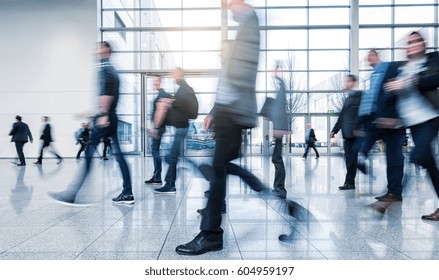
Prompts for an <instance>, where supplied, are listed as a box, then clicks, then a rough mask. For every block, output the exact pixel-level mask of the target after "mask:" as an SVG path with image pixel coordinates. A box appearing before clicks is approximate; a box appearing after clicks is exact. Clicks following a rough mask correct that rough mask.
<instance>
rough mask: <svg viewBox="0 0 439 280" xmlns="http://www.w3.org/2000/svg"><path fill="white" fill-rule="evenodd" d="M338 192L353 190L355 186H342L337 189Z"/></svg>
mask: <svg viewBox="0 0 439 280" xmlns="http://www.w3.org/2000/svg"><path fill="white" fill-rule="evenodd" d="M338 189H339V190H341V191H343V190H355V185H350V184H344V185H343V186H340V187H338Z"/></svg>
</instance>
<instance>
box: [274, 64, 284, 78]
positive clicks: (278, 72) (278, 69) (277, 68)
mask: <svg viewBox="0 0 439 280" xmlns="http://www.w3.org/2000/svg"><path fill="white" fill-rule="evenodd" d="M281 74H282V65H281V62H280V61H276V64H275V65H274V76H275V77H277V78H279V77H280V76H281Z"/></svg>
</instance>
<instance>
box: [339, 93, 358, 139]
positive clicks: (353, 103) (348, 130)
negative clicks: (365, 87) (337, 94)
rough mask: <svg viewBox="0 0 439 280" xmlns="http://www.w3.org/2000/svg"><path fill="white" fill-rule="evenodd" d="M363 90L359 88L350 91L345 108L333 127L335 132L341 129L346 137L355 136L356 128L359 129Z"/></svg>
mask: <svg viewBox="0 0 439 280" xmlns="http://www.w3.org/2000/svg"><path fill="white" fill-rule="evenodd" d="M361 94H362V92H361V91H359V90H357V91H354V92H350V94H349V96H348V98H346V100H345V102H344V104H343V109H342V110H341V112H340V116H339V117H338V120H337V123H336V124H335V125H334V128H332V131H333V132H334V133H337V132H338V131H339V130H340V129H341V133H342V134H343V138H344V139H349V138H355V136H354V130H357V129H359V118H358V109H359V107H360V101H361Z"/></svg>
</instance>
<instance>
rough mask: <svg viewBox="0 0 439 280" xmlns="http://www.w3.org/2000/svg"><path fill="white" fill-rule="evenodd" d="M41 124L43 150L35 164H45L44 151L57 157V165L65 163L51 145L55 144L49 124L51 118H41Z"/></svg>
mask: <svg viewBox="0 0 439 280" xmlns="http://www.w3.org/2000/svg"><path fill="white" fill-rule="evenodd" d="M41 122H42V123H43V131H42V133H41V136H40V140H41V141H43V143H42V144H41V150H40V156H39V157H38V159H37V161H36V162H34V163H35V164H43V153H44V149H49V152H50V153H51V154H53V155H54V156H56V158H57V159H58V162H57V164H60V163H61V162H62V161H63V158H62V157H61V156H60V155H59V154H58V152H57V151H56V149H55V147H54V146H53V145H52V144H51V143H52V142H53V137H52V126H51V125H50V123H49V117H48V116H43V117H42V118H41Z"/></svg>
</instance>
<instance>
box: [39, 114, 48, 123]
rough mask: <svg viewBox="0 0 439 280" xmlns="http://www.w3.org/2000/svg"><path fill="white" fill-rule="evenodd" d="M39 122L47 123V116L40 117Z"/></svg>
mask: <svg viewBox="0 0 439 280" xmlns="http://www.w3.org/2000/svg"><path fill="white" fill-rule="evenodd" d="M41 121H42V122H43V123H46V122H49V117H48V116H42V117H41Z"/></svg>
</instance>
